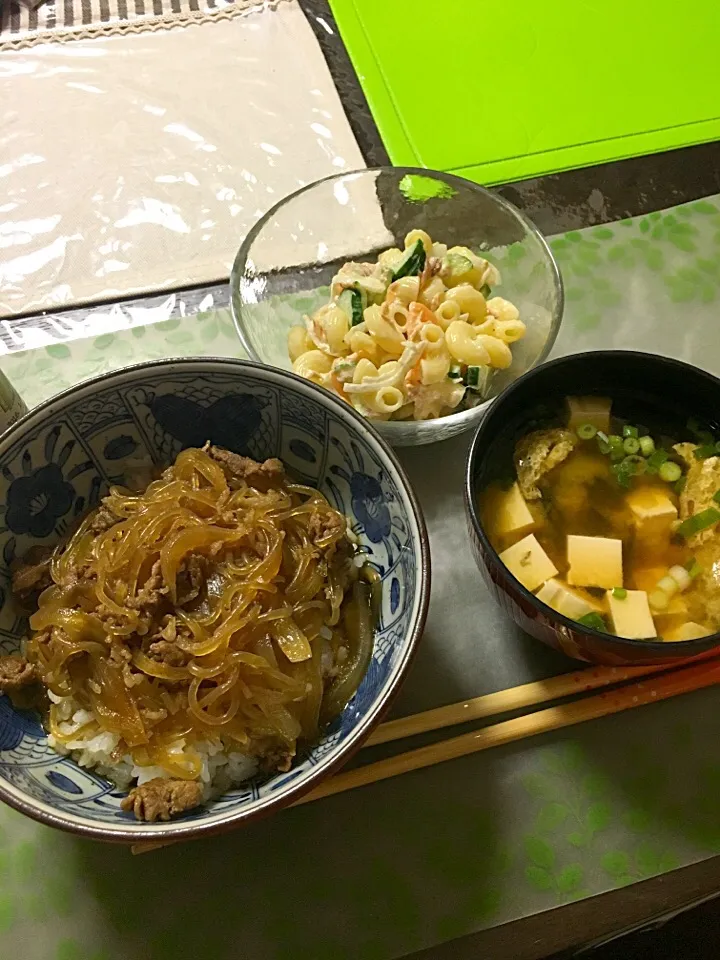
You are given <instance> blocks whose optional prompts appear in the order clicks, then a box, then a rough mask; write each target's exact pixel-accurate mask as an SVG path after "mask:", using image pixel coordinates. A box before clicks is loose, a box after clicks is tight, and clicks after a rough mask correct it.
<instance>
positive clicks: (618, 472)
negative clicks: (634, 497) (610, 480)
mask: <svg viewBox="0 0 720 960" xmlns="http://www.w3.org/2000/svg"><path fill="white" fill-rule="evenodd" d="M610 469H611V470H612V472H613V475H614V477H615V479H616V480H617V482H618V484H619V485H620V486H621V487H624V488H625V489H626V490H627V489H629V487H630V480H631V479H632V476H633V474H632V472H631V470H630V469H629V468H628V467H627V466H625V461H624V460H623V462H622V463H615V464H613V466H612V467H611V468H610Z"/></svg>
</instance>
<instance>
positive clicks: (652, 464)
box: [647, 450, 670, 473]
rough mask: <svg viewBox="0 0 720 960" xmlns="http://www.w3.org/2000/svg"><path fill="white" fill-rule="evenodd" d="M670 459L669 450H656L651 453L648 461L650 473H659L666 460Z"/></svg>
mask: <svg viewBox="0 0 720 960" xmlns="http://www.w3.org/2000/svg"><path fill="white" fill-rule="evenodd" d="M669 459H670V454H669V453H668V452H667V450H656V451H655V452H654V453H651V454H650V456H649V457H648V461H647V469H648V473H657V472H658V470H659V469H660V467H661V466H662V465H663V464H664V463H665V461H666V460H669Z"/></svg>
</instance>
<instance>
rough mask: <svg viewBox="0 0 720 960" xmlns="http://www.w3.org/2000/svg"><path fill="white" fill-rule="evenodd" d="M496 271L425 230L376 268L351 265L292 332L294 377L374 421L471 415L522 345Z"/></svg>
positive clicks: (522, 328)
mask: <svg viewBox="0 0 720 960" xmlns="http://www.w3.org/2000/svg"><path fill="white" fill-rule="evenodd" d="M499 282H500V275H499V273H498V271H497V269H496V268H495V267H494V266H493V265H492V264H491V263H489V262H488V261H487V260H484V259H482V258H481V257H478V256H477V255H476V254H474V253H473V252H472V251H471V250H468V249H467V247H452V248H451V249H448V248H447V246H446V245H445V244H443V243H434V242H433V241H432V239H431V238H430V236H429V235H428V234H427V233H425V231H424V230H412V231H411V232H410V233H409V234H408V235H407V236H406V237H405V249H404V250H399V249H397V248H392V249H390V250H385V251H384V252H383V253H381V254H380V256H379V257H378V262H377V263H346V264H344V265H343V266H342V267H341V269H340V271H339V272H338V273H337V274H336V275H335V276H334V277H333V281H332V285H331V287H330V295H331V298H332V299H331V300H330V302H329V303H327V304H325V305H324V306H322V307H321V308H320V309H319V310H317V311H316V312H315V313H314V314H313V316H312V317H305V324H304V326H295V327H292V328H291V330H290V332H289V335H288V352H289V354H290V359H291V360H292V364H293V370H294V371H295V373H298V374H300V375H301V376H303V377H306V378H307V379H309V380H312V381H313V382H315V383H319V384H321V385H322V386H324V387H327V388H328V389H330V390H333V391H334V392H335V393H337V394H339V395H340V396H341V397H342V398H343V399H345V400H347V401H348V402H349V403H351V404H352V405H353V406H354V407H355V408H356V410H358V411H359V412H360V413H362V414H363V415H364V416H366V417H368V418H370V419H373V420H391V419H392V420H407V419H415V420H426V419H429V418H432V417H441V416H443V415H445V414H448V413H451V412H452V411H453V410H455V409H456V408H457V407H458V406H459V405H460V404H461V403H464V405H465V406H472V405H474V404H475V403H477V402H478V400H480V399H482V398H483V397H484V396H486V395H487V392H488V386H489V381H490V378H491V376H492V373H493V371H495V370H504V369H506V368H507V367H509V366H510V364H511V362H512V353H511V350H510V345H511V344H512V343H514V342H515V341H517V340H520V339H521V338H522V337H523V336H524V335H525V324H524V323H523V322H522V320H520V318H519V315H518V311H517V309H516V307H515V306H514V305H513V304H512V303H510V302H509V301H508V300H503V299H502V297H492V298H490V299H488V298H489V296H490V291H491V289H492V288H493V287H494V286H496V285H497V284H498V283H499Z"/></svg>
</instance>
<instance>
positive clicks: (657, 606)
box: [648, 590, 670, 610]
mask: <svg viewBox="0 0 720 960" xmlns="http://www.w3.org/2000/svg"><path fill="white" fill-rule="evenodd" d="M648 603H649V604H650V606H651V607H652V609H653V610H665V609H666V608H667V606H668V604H669V603H670V600H669V598H668V595H667V594H666V593H663V592H662V590H653V592H652V593H651V594H650V595H649V596H648Z"/></svg>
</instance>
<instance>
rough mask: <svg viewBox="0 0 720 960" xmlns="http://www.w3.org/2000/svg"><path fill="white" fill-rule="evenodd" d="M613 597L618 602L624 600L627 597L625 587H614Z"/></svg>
mask: <svg viewBox="0 0 720 960" xmlns="http://www.w3.org/2000/svg"><path fill="white" fill-rule="evenodd" d="M612 595H613V596H614V597H615V599H616V600H624V599H625V598H626V597H627V590H626V589H625V587H613V591H612Z"/></svg>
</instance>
